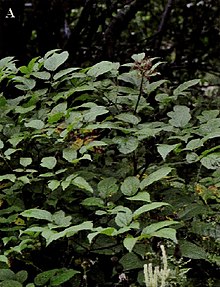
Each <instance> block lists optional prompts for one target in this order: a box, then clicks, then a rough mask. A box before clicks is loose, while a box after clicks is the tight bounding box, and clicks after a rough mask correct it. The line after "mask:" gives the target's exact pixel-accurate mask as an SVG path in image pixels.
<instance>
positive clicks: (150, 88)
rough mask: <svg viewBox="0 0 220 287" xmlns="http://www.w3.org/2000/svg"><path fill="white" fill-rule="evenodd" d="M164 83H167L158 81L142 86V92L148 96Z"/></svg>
mask: <svg viewBox="0 0 220 287" xmlns="http://www.w3.org/2000/svg"><path fill="white" fill-rule="evenodd" d="M166 82H167V80H159V81H156V82H152V83H149V82H147V84H146V85H145V86H144V90H145V91H146V92H147V94H148V95H149V94H151V93H152V92H154V91H155V90H156V89H157V88H158V87H160V86H161V85H162V84H164V83H166Z"/></svg>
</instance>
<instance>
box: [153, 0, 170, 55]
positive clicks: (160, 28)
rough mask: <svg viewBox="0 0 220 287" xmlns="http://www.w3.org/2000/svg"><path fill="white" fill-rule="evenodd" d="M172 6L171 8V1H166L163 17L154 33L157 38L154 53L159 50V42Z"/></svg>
mask: <svg viewBox="0 0 220 287" xmlns="http://www.w3.org/2000/svg"><path fill="white" fill-rule="evenodd" d="M172 6H173V0H168V1H167V5H166V7H165V10H164V12H163V15H162V19H161V21H160V25H159V27H158V31H157V33H156V35H157V36H158V39H157V41H156V42H155V50H156V51H158V50H159V49H160V46H161V42H162V39H163V33H164V31H165V29H166V25H167V22H168V19H169V16H170V13H171V10H172Z"/></svg>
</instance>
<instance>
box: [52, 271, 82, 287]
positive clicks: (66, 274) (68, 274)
mask: <svg viewBox="0 0 220 287" xmlns="http://www.w3.org/2000/svg"><path fill="white" fill-rule="evenodd" d="M79 273H80V272H79V271H76V270H74V269H68V270H59V271H58V272H57V274H56V275H55V276H53V277H52V278H51V279H50V284H51V286H60V285H61V284H63V283H64V282H67V281H69V280H70V279H71V278H72V277H73V276H75V275H76V274H79Z"/></svg>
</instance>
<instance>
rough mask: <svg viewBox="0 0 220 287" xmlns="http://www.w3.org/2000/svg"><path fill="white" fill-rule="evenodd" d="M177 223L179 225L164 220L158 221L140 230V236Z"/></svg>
mask: <svg viewBox="0 0 220 287" xmlns="http://www.w3.org/2000/svg"><path fill="white" fill-rule="evenodd" d="M178 223H179V222H178V221H172V220H164V221H160V222H157V223H152V224H150V225H148V226H147V227H145V228H144V229H143V230H142V233H141V234H151V233H153V232H156V231H158V230H159V229H161V228H164V227H167V226H170V225H173V224H178Z"/></svg>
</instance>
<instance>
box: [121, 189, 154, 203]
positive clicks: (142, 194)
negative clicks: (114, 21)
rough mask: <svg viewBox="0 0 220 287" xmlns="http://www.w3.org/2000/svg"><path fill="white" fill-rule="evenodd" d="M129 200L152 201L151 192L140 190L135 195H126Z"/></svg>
mask: <svg viewBox="0 0 220 287" xmlns="http://www.w3.org/2000/svg"><path fill="white" fill-rule="evenodd" d="M126 199H128V200H134V201H146V202H151V200H150V194H149V193H148V192H146V191H140V192H138V193H137V194H136V195H135V196H131V197H126Z"/></svg>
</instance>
